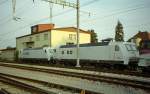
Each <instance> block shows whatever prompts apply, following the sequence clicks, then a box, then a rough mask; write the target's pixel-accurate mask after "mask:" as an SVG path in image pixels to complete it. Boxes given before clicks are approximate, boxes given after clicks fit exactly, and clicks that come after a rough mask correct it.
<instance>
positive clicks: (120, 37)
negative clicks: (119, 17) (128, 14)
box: [115, 21, 124, 41]
mask: <svg viewBox="0 0 150 94" xmlns="http://www.w3.org/2000/svg"><path fill="white" fill-rule="evenodd" d="M115 41H124V32H123V26H122V24H121V22H120V21H118V24H117V26H116V28H115Z"/></svg>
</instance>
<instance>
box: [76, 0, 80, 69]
mask: <svg viewBox="0 0 150 94" xmlns="http://www.w3.org/2000/svg"><path fill="white" fill-rule="evenodd" d="M76 9H77V64H76V67H80V59H79V32H80V30H79V24H80V23H79V19H80V16H79V15H80V14H79V9H80V3H79V0H77V7H76Z"/></svg>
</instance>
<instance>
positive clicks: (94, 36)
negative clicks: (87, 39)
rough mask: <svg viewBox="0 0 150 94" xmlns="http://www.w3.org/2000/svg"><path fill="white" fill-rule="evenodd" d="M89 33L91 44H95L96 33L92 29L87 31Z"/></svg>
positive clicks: (96, 40)
mask: <svg viewBox="0 0 150 94" xmlns="http://www.w3.org/2000/svg"><path fill="white" fill-rule="evenodd" d="M88 31H90V32H91V43H97V42H98V39H97V33H95V31H94V30H93V29H91V30H88Z"/></svg>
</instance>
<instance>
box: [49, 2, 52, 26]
mask: <svg viewBox="0 0 150 94" xmlns="http://www.w3.org/2000/svg"><path fill="white" fill-rule="evenodd" d="M49 7H50V23H53V20H52V19H53V3H51V2H49Z"/></svg>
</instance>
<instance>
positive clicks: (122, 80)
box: [0, 63, 150, 90]
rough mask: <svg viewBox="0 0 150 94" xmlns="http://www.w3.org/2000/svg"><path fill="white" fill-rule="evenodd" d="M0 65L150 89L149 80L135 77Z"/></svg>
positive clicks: (7, 65)
mask: <svg viewBox="0 0 150 94" xmlns="http://www.w3.org/2000/svg"><path fill="white" fill-rule="evenodd" d="M0 65H1V66H6V67H13V68H19V69H25V70H31V71H40V72H45V73H51V74H58V75H63V76H71V77H77V78H82V79H87V80H94V81H103V82H108V83H113V84H120V85H125V86H131V87H134V88H141V89H146V90H149V89H150V82H147V81H140V80H135V79H125V78H117V77H112V76H109V77H108V76H104V75H103V76H102V75H95V74H85V73H78V72H70V71H64V70H57V71H56V70H55V69H45V68H38V67H30V66H23V65H15V64H6V63H5V64H4V63H3V64H2V63H1V64H0Z"/></svg>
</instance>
